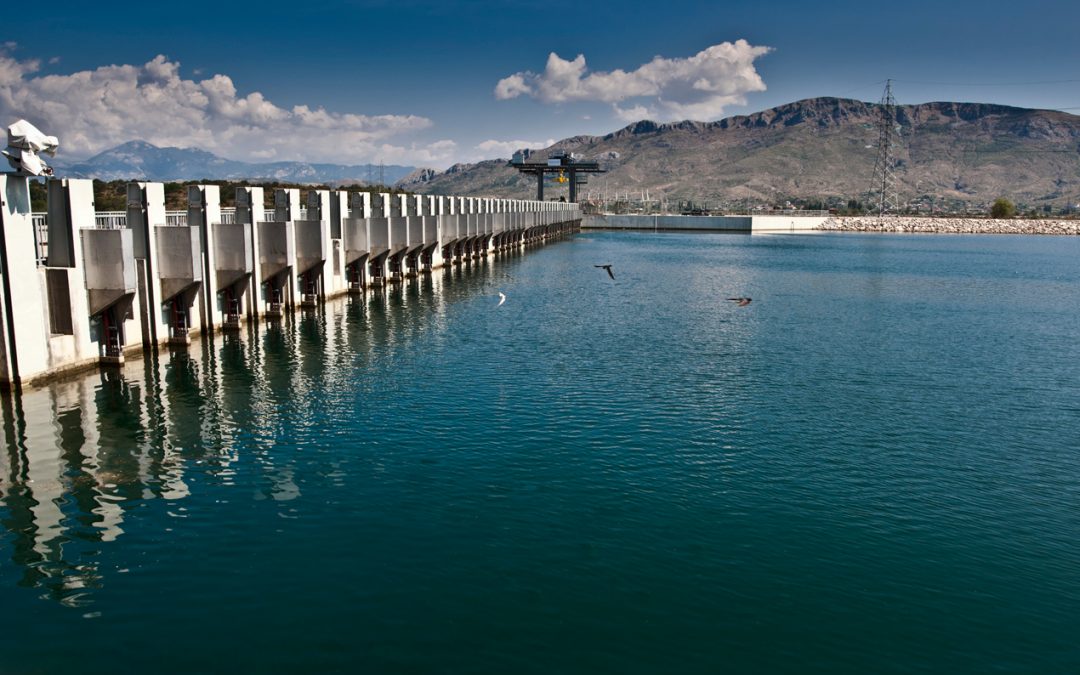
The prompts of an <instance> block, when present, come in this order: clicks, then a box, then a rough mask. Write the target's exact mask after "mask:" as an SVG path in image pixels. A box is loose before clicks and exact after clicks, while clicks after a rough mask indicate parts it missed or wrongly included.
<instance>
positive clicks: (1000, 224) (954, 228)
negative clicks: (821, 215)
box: [817, 216, 1080, 234]
mask: <svg viewBox="0 0 1080 675" xmlns="http://www.w3.org/2000/svg"><path fill="white" fill-rule="evenodd" d="M817 229H819V230H832V231H836V232H925V233H940V234H1080V220H1034V219H1019V218H1012V219H1000V220H996V219H992V218H931V217H916V216H885V217H884V218H879V217H877V216H833V217H831V218H828V219H827V220H826V221H825V222H824V223H822V224H821V225H820V226H819V227H818V228H817Z"/></svg>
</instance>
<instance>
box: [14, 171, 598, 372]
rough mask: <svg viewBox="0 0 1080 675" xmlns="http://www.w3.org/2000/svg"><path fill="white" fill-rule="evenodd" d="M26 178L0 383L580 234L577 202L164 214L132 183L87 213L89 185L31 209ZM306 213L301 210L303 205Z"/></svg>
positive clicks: (159, 197)
mask: <svg viewBox="0 0 1080 675" xmlns="http://www.w3.org/2000/svg"><path fill="white" fill-rule="evenodd" d="M28 180H29V179H28V177H26V176H23V175H19V174H0V198H2V199H0V388H3V389H10V388H16V387H20V386H23V385H33V384H36V383H41V382H44V381H46V380H49V379H51V378H53V377H56V376H57V375H60V374H62V373H65V372H68V371H72V370H76V369H83V368H88V367H95V366H99V365H106V366H108V365H115V364H120V363H122V362H123V360H124V358H125V356H131V355H138V354H141V353H142V352H144V351H146V350H151V349H156V348H158V347H159V346H161V345H171V346H172V347H174V348H175V347H177V346H179V347H181V348H183V346H185V345H187V344H189V343H190V341H191V340H192V339H193V338H194V337H196V336H199V335H208V334H212V333H215V332H219V331H235V330H238V329H239V328H241V327H242V326H243V325H244V324H247V323H251V322H258V321H262V320H275V319H278V318H280V317H282V316H283V315H285V314H287V313H292V312H294V311H296V310H297V309H299V308H303V307H310V306H314V305H317V304H318V303H321V302H323V301H325V300H326V299H328V298H331V297H334V296H336V295H339V294H343V293H347V292H353V293H362V292H364V291H365V290H368V289H372V288H378V287H380V286H383V285H384V284H386V283H389V282H393V283H397V282H400V281H402V280H404V279H408V278H412V277H417V276H420V275H424V274H429V273H431V272H432V271H433V270H435V269H438V268H440V267H442V266H445V265H454V264H471V263H472V261H476V260H479V259H482V258H485V257H489V256H492V255H497V254H499V253H504V252H509V251H515V252H518V251H520V250H521V249H522V248H524V247H527V246H530V245H534V244H537V243H543V242H545V241H548V240H550V239H552V238H553V237H556V236H559V235H561V234H564V233H567V232H574V231H576V230H577V229H578V228H579V227H580V226H581V212H580V210H579V208H578V206H577V205H576V204H568V203H555V202H548V203H542V202H534V201H524V200H500V199H479V198H475V197H469V198H465V197H441V196H416V195H400V194H399V195H390V194H386V193H367V192H363V193H360V192H355V193H351V194H350V193H349V192H348V191H344V190H311V191H308V193H307V196H306V201H304V202H302V201H301V194H300V191H299V190H296V189H292V190H276V191H275V193H274V208H273V209H270V210H268V209H265V208H264V203H263V198H264V190H263V188H259V187H251V188H238V189H237V191H236V206H235V208H232V209H226V208H223V207H222V205H221V194H220V189H219V188H218V187H217V186H213V185H195V186H190V187H189V189H188V194H187V198H188V199H187V201H188V205H187V209H186V210H185V211H177V212H170V211H166V209H165V192H164V186H163V185H162V184H161V183H131V184H130V185H129V186H128V192H127V208H126V210H125V211H122V212H109V213H98V212H96V211H95V210H94V196H93V186H92V183H91V181H89V180H76V179H49V181H48V190H47V192H48V209H47V212H45V213H32V212H31V208H30V193H29V182H28ZM302 203H303V205H302Z"/></svg>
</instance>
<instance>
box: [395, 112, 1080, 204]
mask: <svg viewBox="0 0 1080 675" xmlns="http://www.w3.org/2000/svg"><path fill="white" fill-rule="evenodd" d="M879 115H880V108H879V106H878V105H877V104H873V103H864V102H861V101H854V100H850V99H839V98H814V99H807V100H804V101H798V102H796V103H790V104H787V105H783V106H779V107H776V108H772V109H770V110H765V111H763V112H759V113H755V114H752V115H741V116H737V117H730V118H728V119H724V120H720V121H717V122H709V123H704V122H678V123H674V124H658V123H655V122H650V121H641V122H636V123H634V124H631V125H629V126H627V127H625V128H623V129H620V130H618V131H616V132H614V133H611V134H608V135H606V136H576V137H573V138H568V139H565V140H562V141H559V142H558V143H556V144H555V145H553V146H551V147H550V148H547V149H545V150H542V151H539V152H538V153H536V154H535V155H534V157H544V156H546V155H547V154H549V153H550V152H551V151H553V150H566V151H571V152H574V153H578V154H580V155H582V156H583V157H585V158H587V159H598V160H600V162H601V164H602V166H605V167H606V168H607V169H608V173H607V174H604V175H599V176H591V177H590V179H589V180H590V182H589V184H588V185H583V186H581V188H580V191H581V194H582V196H584V195H586V194H587V193H588V191H590V190H592V191H606V192H607V193H608V194H609V195H610V194H612V193H614V192H616V191H618V192H626V191H632V192H635V193H636V192H638V191H642V190H648V191H649V193H650V196H652V197H654V198H655V197H664V198H667V199H671V200H674V199H695V200H706V199H707V200H713V201H725V202H727V203H729V204H732V205H735V204H739V203H741V202H747V203H771V202H773V203H774V202H780V201H783V200H786V199H794V198H801V199H808V200H821V201H826V202H830V203H843V202H845V201H846V200H847V199H852V198H855V199H860V198H864V197H865V194H866V192H867V191H868V189H869V187H870V183H871V175H872V173H873V168H874V160H875V157H876V147H877V141H878V130H877V127H876V126H875V125H876V123H877V121H878V118H879ZM897 120H898V122H899V130H900V138H901V144H900V147H899V148H898V149H897V152H896V158H897V160H896V164H895V167H894V169H895V173H896V177H897V182H898V187H899V192H900V195H901V201H902V202H909V201H914V200H918V199H920V198H921V200H922V201H923V203H927V202H929V201H930V200H933V201H934V202H935V204H937V205H945V206H948V205H981V204H986V203H989V202H991V201H993V200H994V199H995V198H997V197H999V196H1006V197H1009V198H1010V199H1012V200H1014V201H1017V202H1020V203H1022V204H1024V205H1026V206H1027V207H1028V208H1038V207H1041V206H1052V207H1054V208H1055V210H1057V209H1058V208H1060V207H1062V206H1063V205H1064V204H1065V203H1066V202H1067V201H1069V200H1080V117H1078V116H1076V115H1070V114H1068V113H1064V112H1058V111H1049V110H1028V109H1023V108H1013V107H1009V106H1002V105H990V104H980V103H925V104H920V105H905V106H898V108H897ZM416 178H417V180H414V181H411V182H408V183H405V184H402V187H405V188H407V189H410V190H415V191H418V192H427V193H437V194H464V195H470V194H484V195H491V196H500V197H518V198H528V197H531V196H532V195H534V194H535V190H536V188H535V182H534V181H535V179H533V178H531V177H525V176H522V175H519V174H518V173H517V172H516V171H515V170H514V169H513V168H511V167H509V166H507V162H506V161H505V160H497V161H486V162H480V163H478V164H459V165H455V166H453V167H451V168H450V169H448V170H447V171H444V172H441V173H440V172H425V173H418V174H417V175H416ZM550 194H552V195H555V194H565V188H561V189H558V190H556V189H554V188H553V189H552V191H551V193H550Z"/></svg>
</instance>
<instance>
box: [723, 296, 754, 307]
mask: <svg viewBox="0 0 1080 675" xmlns="http://www.w3.org/2000/svg"><path fill="white" fill-rule="evenodd" d="M728 300H731V301H732V302H734V303H735V304H737V305H738V306H739V307H746V306H747V305H749V304H750V298H728Z"/></svg>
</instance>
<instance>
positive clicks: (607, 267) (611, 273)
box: [593, 265, 615, 279]
mask: <svg viewBox="0 0 1080 675" xmlns="http://www.w3.org/2000/svg"><path fill="white" fill-rule="evenodd" d="M593 267H599V268H600V269H602V270H607V275H608V276H609V277H611V278H612V279H614V278H615V273H614V272H612V271H611V265H593Z"/></svg>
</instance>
